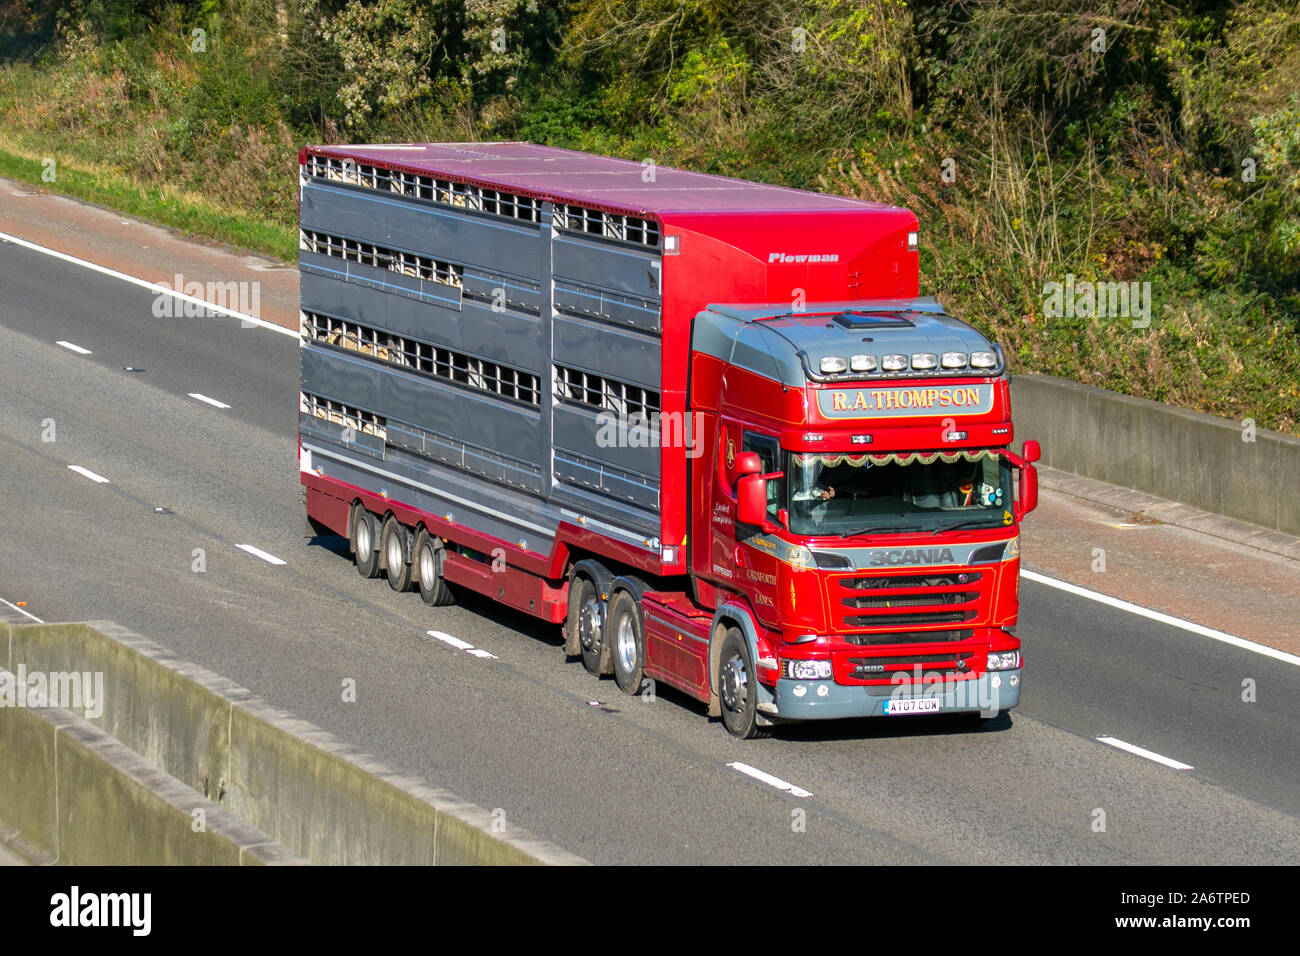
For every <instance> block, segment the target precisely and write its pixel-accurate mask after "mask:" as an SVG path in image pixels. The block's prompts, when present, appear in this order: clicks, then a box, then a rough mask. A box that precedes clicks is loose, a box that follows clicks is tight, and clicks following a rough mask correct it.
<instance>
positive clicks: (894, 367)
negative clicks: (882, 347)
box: [880, 355, 907, 372]
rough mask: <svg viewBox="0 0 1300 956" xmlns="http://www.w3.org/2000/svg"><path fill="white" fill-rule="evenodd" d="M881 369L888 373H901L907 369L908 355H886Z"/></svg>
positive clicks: (881, 362) (881, 361) (881, 363)
mask: <svg viewBox="0 0 1300 956" xmlns="http://www.w3.org/2000/svg"><path fill="white" fill-rule="evenodd" d="M880 367H881V368H883V369H884V370H885V371H886V372H901V371H902V370H903V369H905V368H907V356H906V355H886V356H885V357H884V358H882V359H881V360H880Z"/></svg>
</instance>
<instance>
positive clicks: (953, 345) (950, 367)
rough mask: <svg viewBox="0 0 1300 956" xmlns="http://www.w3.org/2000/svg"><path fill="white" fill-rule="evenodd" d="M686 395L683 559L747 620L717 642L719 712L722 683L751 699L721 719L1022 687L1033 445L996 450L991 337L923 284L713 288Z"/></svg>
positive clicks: (924, 708)
mask: <svg viewBox="0 0 1300 956" xmlns="http://www.w3.org/2000/svg"><path fill="white" fill-rule="evenodd" d="M691 403H692V407H693V409H695V410H697V411H698V412H699V413H700V421H701V425H702V427H703V430H704V433H705V436H706V438H705V442H704V444H705V447H706V448H708V449H709V450H710V454H709V456H708V457H707V458H702V459H701V461H700V462H698V463H697V466H696V470H695V478H694V482H693V484H695V486H696V491H697V494H698V495H699V498H698V499H697V500H701V501H708V502H709V508H708V509H707V510H705V509H701V512H703V513H702V514H697V516H696V521H695V525H696V527H695V529H694V530H695V534H694V536H693V538H694V548H693V550H692V552H691V571H692V574H694V575H696V576H697V577H698V579H699V581H700V582H701V586H700V587H699V588H698V589H699V590H701V591H705V592H708V591H712V592H713V594H712V596H713V601H712V602H710V603H713V604H715V605H722V604H725V603H728V602H734V603H737V604H739V605H741V606H743V608H744V609H745V611H746V612H747V613H749V614H750V615H752V619H753V624H754V634H753V636H752V638H751V641H752V647H751V649H750V652H749V653H748V654H746V653H743V652H742V653H738V654H736V653H733V654H732V655H730V657H729V659H720V660H719V661H718V676H717V686H718V692H719V696H720V698H721V702H722V711H723V716H724V718H727V717H728V714H727V709H728V708H727V704H728V697H729V696H730V698H731V702H732V703H733V704H734V703H736V700H737V694H736V693H735V691H736V690H737V689H742V690H743V691H744V692H745V695H747V697H746V699H745V700H744V703H745V704H747V705H748V708H747V709H748V710H749V711H750V713H749V714H744V713H742V714H739V715H737V714H732V715H730V716H731V718H732V719H731V721H730V722H729V726H730V724H731V723H732V722H737V721H739V723H740V724H741V726H740V727H739V729H740V730H742V731H743V730H745V729H747V728H746V727H745V726H744V725H745V724H747V723H754V724H758V725H761V724H763V723H766V722H768V721H770V720H771V719H773V718H783V719H800V720H807V719H818V718H841V717H855V716H891V715H902V714H920V713H949V712H953V713H955V712H963V713H972V714H982V715H984V716H985V717H989V716H993V715H996V714H997V713H999V712H1001V711H1005V710H1007V709H1009V708H1011V707H1014V706H1015V705H1016V704H1017V703H1018V701H1019V696H1020V676H1021V655H1020V641H1019V639H1018V638H1017V637H1016V636H1015V625H1016V617H1017V611H1018V582H1019V563H1020V562H1019V554H1020V548H1019V537H1018V535H1019V524H1020V521H1021V520H1022V519H1023V518H1024V516H1025V515H1026V514H1027V513H1028V512H1029V511H1031V510H1032V509H1033V508H1034V507H1035V505H1036V502H1037V475H1036V472H1035V469H1034V466H1033V461H1034V460H1036V459H1037V457H1038V448H1037V443H1036V442H1032V441H1031V442H1026V444H1025V448H1024V449H1023V451H1022V453H1021V454H1016V453H1015V452H1013V451H1012V450H1011V442H1012V439H1013V428H1012V424H1011V408H1010V395H1009V389H1008V376H1007V371H1006V363H1005V360H1004V357H1003V354H1002V351H1001V349H1000V348H999V347H998V346H997V345H996V344H994V343H991V342H989V341H988V340H987V339H986V338H985V337H984V336H983V335H981V334H980V333H979V332H978V331H976V330H975V329H974V328H972V327H971V326H969V325H967V324H966V323H964V322H961V321H960V320H958V319H955V318H953V317H952V316H949V315H946V314H945V313H944V311H943V309H942V307H941V306H940V305H939V304H938V303H937V302H936V301H935V300H933V299H916V300H912V301H879V302H869V301H867V302H864V301H854V302H842V303H822V304H811V305H808V306H806V307H804V308H802V309H800V310H799V311H792V310H791V309H790V307H789V306H788V305H767V306H764V305H758V306H756V305H743V306H729V305H714V306H710V307H709V308H708V309H706V310H704V311H703V312H701V313H700V314H699V315H697V316H696V320H695V324H694V328H693V333H692V375H691ZM742 650H743V649H742ZM746 657H750V658H752V660H746ZM724 658H726V655H724ZM751 668H752V673H751ZM729 692H730V693H729ZM731 729H732V730H733V732H736V730H737V728H736V727H732V728H731ZM742 735H743V734H742Z"/></svg>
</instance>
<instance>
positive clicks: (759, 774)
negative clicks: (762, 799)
mask: <svg viewBox="0 0 1300 956" xmlns="http://www.w3.org/2000/svg"><path fill="white" fill-rule="evenodd" d="M727 766H728V767H730V768H731V769H732V770H738V771H740V772H741V773H743V774H745V776H747V777H753V778H754V779H755V780H758V781H761V782H762V783H765V784H767V785H768V786H769V787H775V788H776V789H778V790H784V791H785V792H786V793H788V794H790V795H791V796H795V797H811V796H812V791H811V790H805V789H804V788H803V787H796V786H795V785H794V784H792V783H790V782H789V781H786V780H782V779H781V778H780V777H774V776H772V775H771V774H770V773H764V772H763V771H762V770H759V769H758V768H757V767H751V766H750V765H749V764H747V763H741V762H740V761H738V760H737V761H735V762H733V763H729V764H727Z"/></svg>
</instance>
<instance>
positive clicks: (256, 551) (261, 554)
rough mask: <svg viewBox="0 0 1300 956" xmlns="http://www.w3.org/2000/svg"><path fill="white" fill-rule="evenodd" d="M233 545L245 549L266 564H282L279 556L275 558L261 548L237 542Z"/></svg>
mask: <svg viewBox="0 0 1300 956" xmlns="http://www.w3.org/2000/svg"><path fill="white" fill-rule="evenodd" d="M235 547H236V548H238V549H239V550H241V551H247V552H248V553H249V554H251V555H253V557H255V558H261V559H262V560H263V561H265V562H266V563H267V564H284V562H283V561H281V560H280V559H279V558H277V557H276V556H275V555H273V554H267V553H266V552H265V551H263V550H262V549H261V548H255V547H253V546H252V545H251V544H237V545H235Z"/></svg>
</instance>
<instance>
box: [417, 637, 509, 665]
mask: <svg viewBox="0 0 1300 956" xmlns="http://www.w3.org/2000/svg"><path fill="white" fill-rule="evenodd" d="M425 633H426V634H428V635H429V636H430V637H432V638H433V639H434V640H435V641H442V643H444V644H449V645H451V646H452V647H454V648H456V650H458V651H465V652H466V653H468V654H473V655H474V656H475V657H482V658H486V659H488V660H494V661H496V660H500V658H499V657H497V656H496V655H495V654H493V653H492V652H491V651H485V650H483V648H481V647H475V646H474V645H473V644H471V643H470V642H469V641H462V640H461V639H460V638H459V637H452V636H451V635H450V634H447V633H446V632H444V631H425Z"/></svg>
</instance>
